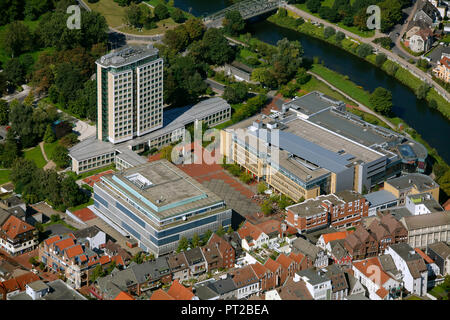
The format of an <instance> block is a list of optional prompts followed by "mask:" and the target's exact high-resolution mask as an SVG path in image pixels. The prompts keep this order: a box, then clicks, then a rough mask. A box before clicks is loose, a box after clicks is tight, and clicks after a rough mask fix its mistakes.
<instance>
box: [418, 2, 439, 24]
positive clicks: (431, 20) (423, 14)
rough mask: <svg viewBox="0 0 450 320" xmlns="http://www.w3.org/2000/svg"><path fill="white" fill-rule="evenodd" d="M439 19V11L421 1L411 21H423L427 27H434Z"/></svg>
mask: <svg viewBox="0 0 450 320" xmlns="http://www.w3.org/2000/svg"><path fill="white" fill-rule="evenodd" d="M440 19H441V15H440V13H439V10H438V9H437V8H436V7H435V6H433V5H432V4H431V3H430V2H429V1H423V4H421V6H419V8H418V9H417V11H416V14H415V15H414V18H413V21H423V22H424V23H426V24H427V25H430V26H436V25H437V24H438V23H439V20H440Z"/></svg>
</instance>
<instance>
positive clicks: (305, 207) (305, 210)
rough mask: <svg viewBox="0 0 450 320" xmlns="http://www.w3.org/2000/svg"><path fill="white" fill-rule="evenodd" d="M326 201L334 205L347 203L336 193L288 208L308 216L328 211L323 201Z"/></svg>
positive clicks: (300, 214) (295, 212)
mask: <svg viewBox="0 0 450 320" xmlns="http://www.w3.org/2000/svg"><path fill="white" fill-rule="evenodd" d="M324 202H328V203H330V204H333V205H341V204H344V203H345V202H344V201H342V200H341V199H339V198H338V197H336V195H334V194H328V195H321V196H318V197H316V198H311V199H308V200H305V201H303V202H301V203H297V204H294V205H292V206H289V207H287V208H286V209H287V210H290V211H292V212H293V213H294V214H297V215H299V216H302V217H308V216H312V215H315V214H319V213H323V212H326V209H325V207H323V206H322V203H324Z"/></svg>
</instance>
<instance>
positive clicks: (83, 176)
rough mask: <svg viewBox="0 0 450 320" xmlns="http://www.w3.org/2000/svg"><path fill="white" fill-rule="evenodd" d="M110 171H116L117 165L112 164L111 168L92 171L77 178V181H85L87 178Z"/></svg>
mask: <svg viewBox="0 0 450 320" xmlns="http://www.w3.org/2000/svg"><path fill="white" fill-rule="evenodd" d="M108 170H114V171H116V167H115V165H114V164H110V165H109V166H106V167H103V168H98V169H95V170H92V171H88V172H83V173H80V174H79V175H78V176H76V179H77V180H79V179H84V178H87V177H90V176H93V175H95V174H99V173H102V172H105V171H108Z"/></svg>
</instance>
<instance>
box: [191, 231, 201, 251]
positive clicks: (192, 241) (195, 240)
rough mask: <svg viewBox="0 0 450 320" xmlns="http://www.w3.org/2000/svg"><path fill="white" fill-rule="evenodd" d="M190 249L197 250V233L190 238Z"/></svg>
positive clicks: (198, 239) (198, 238) (198, 243)
mask: <svg viewBox="0 0 450 320" xmlns="http://www.w3.org/2000/svg"><path fill="white" fill-rule="evenodd" d="M191 243H192V248H197V247H198V246H199V245H200V237H199V236H198V233H197V232H196V233H194V235H193V236H192V240H191Z"/></svg>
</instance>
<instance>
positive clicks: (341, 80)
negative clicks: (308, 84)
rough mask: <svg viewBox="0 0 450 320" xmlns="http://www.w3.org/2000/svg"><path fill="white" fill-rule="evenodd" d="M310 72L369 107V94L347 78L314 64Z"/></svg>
mask: <svg viewBox="0 0 450 320" xmlns="http://www.w3.org/2000/svg"><path fill="white" fill-rule="evenodd" d="M311 71H312V72H314V73H317V74H318V75H319V76H321V77H322V78H324V79H325V80H327V81H328V82H329V83H331V84H332V85H334V86H335V87H336V88H338V89H340V90H342V91H343V92H345V93H346V94H348V95H349V96H351V97H352V98H354V99H355V100H356V101H359V102H360V103H362V104H364V105H366V106H367V107H370V102H369V96H370V92H368V91H366V90H364V89H363V88H362V87H361V86H358V85H356V84H355V83H354V82H352V81H350V80H348V79H347V77H345V76H343V75H341V74H339V73H337V72H334V71H332V70H330V69H328V68H326V67H325V66H323V65H321V64H314V65H313V67H312V70H311Z"/></svg>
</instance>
